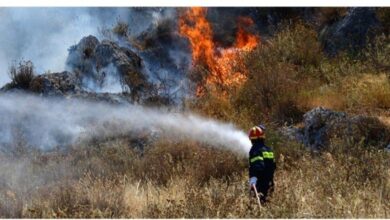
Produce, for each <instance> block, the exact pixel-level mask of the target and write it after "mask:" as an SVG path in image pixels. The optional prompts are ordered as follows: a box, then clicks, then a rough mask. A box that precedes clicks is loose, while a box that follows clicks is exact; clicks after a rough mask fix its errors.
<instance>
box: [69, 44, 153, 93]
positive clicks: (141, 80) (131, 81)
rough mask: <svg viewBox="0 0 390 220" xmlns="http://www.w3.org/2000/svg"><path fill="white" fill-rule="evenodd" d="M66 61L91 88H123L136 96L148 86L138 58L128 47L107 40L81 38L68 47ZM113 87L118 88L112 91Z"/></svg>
mask: <svg viewBox="0 0 390 220" xmlns="http://www.w3.org/2000/svg"><path fill="white" fill-rule="evenodd" d="M66 64H67V66H68V68H69V69H70V71H72V72H76V73H77V74H78V76H79V77H80V80H81V82H82V86H83V87H85V88H86V89H87V90H90V91H95V92H96V91H99V92H101V91H103V92H121V91H123V90H125V91H128V92H130V93H131V94H132V96H133V97H137V98H139V97H141V96H143V94H142V93H144V92H145V88H148V89H149V88H150V87H151V84H150V83H149V82H148V78H147V76H146V74H144V73H143V65H142V60H141V58H140V57H139V56H138V55H137V54H136V53H134V52H133V51H131V50H130V49H129V48H127V47H121V46H119V45H118V43H116V42H112V41H109V40H103V41H102V42H99V40H98V39H97V38H96V37H94V36H88V37H84V38H83V39H81V40H80V42H79V43H78V44H77V45H74V46H72V47H71V48H70V49H69V55H68V58H67V61H66ZM113 87H115V88H119V91H118V89H116V90H115V91H112V89H110V88H113ZM110 90H111V91H110Z"/></svg>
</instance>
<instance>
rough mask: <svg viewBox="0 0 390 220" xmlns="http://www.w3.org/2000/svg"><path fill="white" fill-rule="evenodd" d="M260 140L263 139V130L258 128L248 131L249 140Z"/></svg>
mask: <svg viewBox="0 0 390 220" xmlns="http://www.w3.org/2000/svg"><path fill="white" fill-rule="evenodd" d="M261 138H263V139H264V138H265V133H264V129H262V128H260V127H259V126H255V127H253V128H251V130H250V131H249V139H251V140H255V139H261Z"/></svg>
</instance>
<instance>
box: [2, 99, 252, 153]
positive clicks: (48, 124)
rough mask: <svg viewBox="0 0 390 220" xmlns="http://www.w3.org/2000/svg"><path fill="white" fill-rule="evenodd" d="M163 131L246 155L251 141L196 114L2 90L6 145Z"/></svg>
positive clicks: (44, 145) (54, 144)
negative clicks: (6, 92) (9, 92)
mask: <svg viewBox="0 0 390 220" xmlns="http://www.w3.org/2000/svg"><path fill="white" fill-rule="evenodd" d="M137 132H149V133H153V132H163V133H164V134H167V135H169V137H172V138H177V139H180V138H189V139H192V140H195V141H199V142H200V143H204V144H207V145H211V146H214V147H223V148H227V149H230V150H233V151H235V152H238V153H243V154H246V153H247V152H248V151H249V147H250V142H249V140H248V138H247V136H246V134H245V133H244V132H242V131H240V130H238V129H236V128H235V127H234V126H233V125H232V124H225V123H221V122H218V121H215V120H211V119H206V118H202V117H199V116H196V115H193V114H187V113H174V112H169V111H168V110H166V109H154V108H146V107H142V106H138V105H131V104H124V105H109V104H105V103H94V102H86V101H81V100H74V99H69V100H66V99H55V98H42V97H37V96H32V95H27V94H15V93H14V94H3V95H0V133H1V134H2V135H1V136H0V146H1V147H2V150H6V149H7V147H8V148H9V147H10V146H15V145H17V144H18V143H19V142H21V141H23V142H24V143H25V144H27V145H28V146H31V147H35V148H40V149H42V150H50V149H53V148H58V147H66V146H67V145H70V144H74V143H77V142H78V141H83V140H90V139H94V138H100V137H113V136H118V135H131V134H134V133H137Z"/></svg>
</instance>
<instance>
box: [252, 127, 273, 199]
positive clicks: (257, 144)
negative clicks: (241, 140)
mask: <svg viewBox="0 0 390 220" xmlns="http://www.w3.org/2000/svg"><path fill="white" fill-rule="evenodd" d="M249 139H250V140H251V142H252V147H251V150H250V151H249V184H250V187H251V191H253V188H252V186H253V185H255V186H256V189H257V192H258V193H259V194H260V195H259V196H260V202H261V203H262V204H264V203H265V202H266V201H267V196H268V194H269V193H272V191H273V188H274V172H275V169H276V163H275V158H274V153H273V151H272V149H271V148H270V147H268V146H266V145H265V144H264V140H265V127H264V126H263V125H259V126H255V127H253V128H252V129H251V130H250V131H249Z"/></svg>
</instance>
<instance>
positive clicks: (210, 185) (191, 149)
mask: <svg viewBox="0 0 390 220" xmlns="http://www.w3.org/2000/svg"><path fill="white" fill-rule="evenodd" d="M388 39H389V37H388V36H382V37H381V38H378V39H377V42H376V43H378V45H383V43H384V42H388ZM387 51H388V45H387V46H376V47H374V49H370V48H369V47H368V48H367V53H365V54H364V56H363V55H362V56H361V57H363V58H359V59H358V58H351V57H350V56H349V55H348V54H340V55H339V56H338V57H334V58H328V57H326V56H324V55H323V54H322V52H321V48H320V44H319V43H318V39H317V36H316V34H315V32H314V31H313V30H312V29H311V28H310V27H308V26H305V25H303V24H301V23H298V24H295V25H293V26H290V27H287V28H283V30H281V32H279V34H277V35H276V36H275V37H274V38H272V39H270V40H269V41H268V42H267V43H264V44H262V45H261V46H259V47H258V48H257V49H256V50H254V51H252V52H250V53H246V54H243V55H242V56H243V59H245V68H246V69H247V70H248V76H247V77H248V80H247V81H246V82H245V83H244V84H242V85H241V87H240V88H239V89H238V90H231V91H229V90H225V91H224V92H227V96H221V95H220V94H219V93H218V91H212V92H208V93H206V94H205V95H204V96H202V97H201V98H199V99H196V100H187V101H186V102H185V104H186V105H185V107H186V108H189V109H191V110H193V111H195V112H197V113H199V114H203V115H207V116H209V117H211V118H217V119H220V120H224V121H230V122H233V123H235V124H237V125H238V126H240V127H242V128H244V129H245V128H248V127H249V126H251V125H253V123H258V122H260V121H261V122H267V125H269V129H268V134H267V143H268V144H269V145H271V146H273V148H274V150H275V153H276V158H277V165H278V168H277V171H276V177H275V180H276V190H275V192H274V194H273V196H272V198H271V201H270V203H268V204H267V205H266V206H265V207H263V208H262V209H259V208H258V206H257V204H256V203H255V201H252V200H250V199H249V197H248V184H247V179H248V178H247V159H246V158H244V157H241V156H238V155H235V154H234V153H232V152H230V151H227V150H221V149H214V148H212V147H210V146H205V145H201V144H199V143H195V142H191V141H186V140H180V141H179V140H172V139H169V138H160V139H159V140H158V141H157V142H155V143H153V144H152V145H150V146H147V147H146V148H145V149H144V151H143V152H140V151H139V150H137V149H136V148H135V147H134V146H133V144H131V143H130V142H128V141H126V139H124V138H118V139H114V140H109V141H105V142H98V143H94V144H78V145H75V146H73V147H72V149H70V150H68V151H67V152H52V153H47V152H46V153H44V152H39V151H33V152H31V151H27V150H23V147H20V148H18V149H20V150H19V151H20V152H15V153H14V154H15V155H14V157H7V156H3V155H0V158H1V160H0V161H1V163H0V165H1V167H0V170H1V176H2V177H3V178H8V177H10V176H11V177H12V178H13V179H12V178H8V179H11V180H12V181H15V183H20V181H24V183H25V184H24V185H23V184H22V183H20V184H14V185H9V184H8V185H7V184H6V183H7V182H6V181H5V183H4V184H3V182H0V184H3V185H1V187H0V217H33V218H35V217H47V218H52V217H62V218H67V217H68V218H69V217H82V218H87V217H105V218H111V217H117V218H119V217H140V218H144V217H149V218H160V217H165V218H181V217H187V218H197V217H203V218H207V217H209V218H218V217H219V218H231V217H236V218H253V217H255V218H291V217H295V218H303V217H309V218H310V217H311V218H313V217H321V218H334V217H336V218H344V217H346V218H355V217H365V218H389V213H390V202H389V201H390V169H389V167H390V164H389V161H390V158H389V157H390V154H388V153H387V152H385V151H384V150H381V149H380V150H378V149H376V148H374V147H370V146H365V145H363V144H354V145H352V144H350V143H349V141H348V140H342V139H336V138H334V139H333V140H332V141H331V146H330V147H329V148H328V149H326V150H325V151H324V152H321V153H316V154H314V153H312V152H310V151H307V150H306V149H304V148H303V147H302V146H301V145H299V144H297V143H295V142H292V141H287V140H285V139H283V138H281V137H280V135H279V134H278V133H277V132H275V129H274V128H275V125H277V124H283V123H286V122H287V123H296V122H299V121H300V118H301V116H302V114H303V113H304V112H305V111H307V110H309V109H311V108H313V107H316V106H325V107H329V108H333V109H335V110H341V111H346V112H348V113H351V114H354V113H365V114H371V115H373V116H381V114H382V113H383V112H384V111H386V110H388V108H389V107H390V99H389V97H390V84H389V83H390V82H389V79H388V78H387V76H386V74H388V72H386V71H385V70H384V69H383V68H378V66H376V65H372V64H373V63H372V60H378V62H379V63H382V64H383V65H385V66H386V65H389V63H388V52H387ZM16 72H17V71H16ZM21 161H24V162H21ZM18 167H26V168H25V169H24V172H23V173H20V172H19V173H18V170H17V168H18ZM0 180H3V179H1V178H0ZM20 186H23V187H20Z"/></svg>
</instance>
